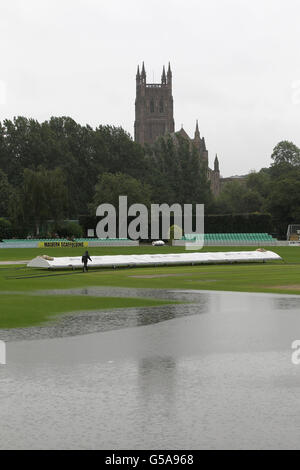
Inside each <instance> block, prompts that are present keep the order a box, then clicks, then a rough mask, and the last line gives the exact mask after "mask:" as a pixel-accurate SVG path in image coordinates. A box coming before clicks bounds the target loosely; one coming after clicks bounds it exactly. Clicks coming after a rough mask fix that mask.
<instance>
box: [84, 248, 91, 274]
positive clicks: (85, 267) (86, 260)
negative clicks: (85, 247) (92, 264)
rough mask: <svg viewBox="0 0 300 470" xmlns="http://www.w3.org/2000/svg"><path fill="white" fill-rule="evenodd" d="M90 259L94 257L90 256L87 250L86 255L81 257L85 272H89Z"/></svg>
mask: <svg viewBox="0 0 300 470" xmlns="http://www.w3.org/2000/svg"><path fill="white" fill-rule="evenodd" d="M88 260H90V261H92V259H91V258H90V255H89V252H88V251H86V252H85V253H84V255H83V256H82V258H81V262H82V263H83V269H82V271H83V272H84V273H85V272H88Z"/></svg>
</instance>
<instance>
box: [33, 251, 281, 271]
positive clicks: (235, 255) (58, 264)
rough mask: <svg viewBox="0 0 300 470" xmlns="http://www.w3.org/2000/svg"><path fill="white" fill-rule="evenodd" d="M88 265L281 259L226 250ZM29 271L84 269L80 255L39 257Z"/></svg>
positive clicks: (98, 259) (98, 260) (97, 260)
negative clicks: (39, 269)
mask: <svg viewBox="0 0 300 470" xmlns="http://www.w3.org/2000/svg"><path fill="white" fill-rule="evenodd" d="M90 256H91V259H92V261H89V263H88V265H89V266H90V267H92V268H106V267H107V268H111V267H113V268H114V267H116V268H117V267H124V266H125V267H126V266H128V267H130V266H136V267H138V266H170V265H180V264H189V265H191V264H216V263H220V264H221V263H247V262H258V261H269V260H280V259H281V257H280V256H279V255H277V254H276V253H274V252H273V251H263V250H255V251H227V252H211V253H171V254H154V255H114V256H93V255H92V254H91V255H90ZM27 266H28V267H29V268H46V269H66V268H73V269H78V268H82V266H83V264H82V261H81V256H74V257H59V258H51V257H49V256H38V257H37V258H34V259H33V260H31V261H30V262H29V263H28V264H27Z"/></svg>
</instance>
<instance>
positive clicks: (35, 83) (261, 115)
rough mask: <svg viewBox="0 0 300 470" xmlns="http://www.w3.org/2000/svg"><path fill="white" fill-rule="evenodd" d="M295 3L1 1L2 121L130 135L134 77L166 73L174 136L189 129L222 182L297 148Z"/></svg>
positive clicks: (299, 67)
mask: <svg viewBox="0 0 300 470" xmlns="http://www.w3.org/2000/svg"><path fill="white" fill-rule="evenodd" d="M299 18H300V0H206V1H204V0H185V1H183V0H160V1H158V0H147V1H146V0H9V1H7V2H5V1H4V0H0V47H1V67H0V120H1V121H2V120H3V119H5V118H13V117H14V116H17V115H23V116H27V117H33V118H35V119H38V120H40V121H41V120H46V119H49V118H50V117H51V116H62V115H64V116H71V117H72V118H74V119H75V120H76V121H78V122H80V123H82V124H86V123H88V124H90V125H92V126H97V125H99V124H112V125H117V126H119V125H120V126H122V127H123V128H124V129H126V130H127V131H128V132H130V134H131V135H133V123H134V100H135V74H136V68H137V65H138V64H141V63H142V61H145V66H146V72H147V81H149V82H153V78H154V80H155V81H160V77H161V71H162V66H163V64H166V65H167V63H168V61H170V62H171V67H172V71H173V97H174V114H175V116H174V117H175V127H176V130H179V129H180V127H181V124H183V126H184V128H185V130H186V131H187V132H188V133H189V134H190V135H193V133H194V129H195V122H196V119H198V120H199V127H200V133H201V136H204V137H205V138H206V143H207V147H208V150H209V158H210V164H212V162H213V159H214V156H215V153H218V156H219V160H220V167H221V173H222V175H223V176H230V175H235V174H245V173H247V172H249V170H252V169H255V170H259V169H260V168H261V167H264V166H269V164H270V155H271V153H272V149H273V147H274V146H275V145H276V144H277V143H278V142H279V141H280V140H291V141H293V142H294V143H296V144H297V145H298V146H300V136H299V129H300V57H299V46H300V28H299Z"/></svg>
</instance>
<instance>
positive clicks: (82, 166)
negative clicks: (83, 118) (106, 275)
mask: <svg viewBox="0 0 300 470" xmlns="http://www.w3.org/2000/svg"><path fill="white" fill-rule="evenodd" d="M272 161H273V163H272V164H271V166H270V168H265V169H262V170H261V171H260V172H257V173H251V174H250V175H249V176H248V177H247V178H246V179H245V181H243V183H241V182H232V183H227V184H226V185H224V187H223V189H222V192H221V194H220V195H219V197H217V198H214V197H213V195H212V193H211V190H210V183H209V181H208V179H207V168H205V166H203V164H201V162H200V161H199V158H198V154H197V152H196V150H195V149H193V148H191V146H190V145H189V142H187V141H186V140H185V139H183V138H182V137H181V136H178V137H177V138H176V139H173V138H172V136H165V137H164V138H161V139H159V140H158V141H157V142H156V143H155V144H154V145H153V146H151V147H150V146H145V147H142V146H140V145H139V144H137V143H135V142H133V140H132V139H131V137H130V135H129V134H128V133H127V132H125V131H124V130H123V129H122V128H121V127H113V126H98V127H96V128H92V127H91V126H89V125H85V126H83V125H80V124H78V123H76V122H75V121H74V120H73V119H71V118H70V117H52V118H51V119H50V120H48V121H45V122H42V123H40V122H38V121H36V120H34V119H28V118H25V117H16V118H14V119H13V120H4V121H3V122H2V123H0V218H1V220H2V225H3V224H4V225H5V224H6V228H7V230H8V226H9V225H10V230H11V231H12V232H13V234H14V235H15V236H26V235H27V234H28V233H32V234H42V231H43V230H44V227H45V222H46V221H48V220H53V223H54V224H59V222H60V221H61V220H63V219H78V218H79V217H80V216H86V215H89V214H90V215H94V214H95V208H96V207H97V206H98V205H99V204H101V203H103V202H108V203H112V204H114V205H116V206H117V205H118V204H117V201H118V196H119V195H122V194H126V195H127V196H128V203H129V204H132V203H133V202H139V203H143V204H145V205H147V206H149V205H150V204H151V203H163V202H165V203H168V204H173V203H175V202H176V203H180V204H188V203H192V204H195V203H202V204H205V206H206V213H211V214H238V213H240V214H242V213H253V212H257V213H268V214H271V216H272V217H273V218H274V220H278V221H280V223H282V224H283V225H284V224H286V223H287V222H291V221H292V222H294V221H300V213H299V207H300V206H299V204H298V202H299V199H300V193H299V189H298V187H299V184H298V182H299V181H300V179H299V178H300V151H299V149H298V148H297V147H296V146H295V145H294V144H292V143H291V142H286V141H284V142H280V143H279V144H278V145H277V146H276V147H275V149H274V151H273V154H272ZM3 221H5V222H3ZM0 227H1V223H0ZM224 231H226V230H224ZM0 236H1V235H0Z"/></svg>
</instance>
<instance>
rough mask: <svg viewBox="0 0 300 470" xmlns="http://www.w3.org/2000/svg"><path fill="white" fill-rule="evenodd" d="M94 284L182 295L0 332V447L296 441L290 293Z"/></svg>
mask: <svg viewBox="0 0 300 470" xmlns="http://www.w3.org/2000/svg"><path fill="white" fill-rule="evenodd" d="M106 292H107V295H110V296H111V295H120V296H122V295H123V296H134V295H139V296H141V297H156V298H170V299H173V300H184V301H189V302H193V303H189V304H181V305H168V306H163V307H155V308H153V307H151V308H143V309H126V310H121V309H120V310H118V311H110V312H109V311H106V312H102V311H99V312H86V313H84V312H81V313H79V314H77V315H75V314H72V315H65V316H63V317H60V318H59V319H58V320H57V323H56V324H55V325H49V326H45V327H40V328H27V329H23V330H20V331H19V330H18V331H17V330H11V331H10V332H9V331H5V330H0V339H2V340H6V341H7V364H6V365H5V366H4V365H0V423H1V426H0V448H1V449H114V450H117V449H137V450H138V449H155V448H156V449H248V448H250V449H299V447H300V445H299V442H300V365H299V366H296V365H293V364H292V361H291V356H292V349H291V344H292V342H293V341H294V340H296V339H300V297H297V296H288V295H271V294H248V293H231V292H212V291H155V290H138V291H133V290H131V289H111V290H107V289H106ZM57 293H58V292H55V291H53V292H49V295H55V294H57ZM59 293H61V291H60V292H59ZM65 294H69V295H72V294H73V295H74V294H76V295H103V290H101V289H96V291H95V289H92V290H90V289H88V290H87V291H86V290H84V291H82V290H81V291H68V292H65ZM68 323H69V324H70V325H69V326H68ZM86 325H88V326H86ZM83 333H84V334H83ZM40 338H43V339H40Z"/></svg>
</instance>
